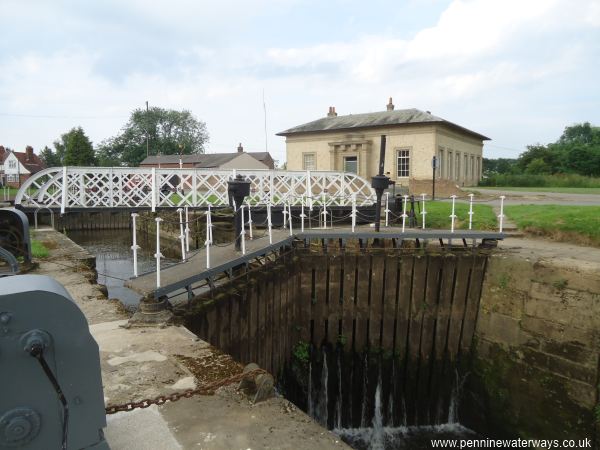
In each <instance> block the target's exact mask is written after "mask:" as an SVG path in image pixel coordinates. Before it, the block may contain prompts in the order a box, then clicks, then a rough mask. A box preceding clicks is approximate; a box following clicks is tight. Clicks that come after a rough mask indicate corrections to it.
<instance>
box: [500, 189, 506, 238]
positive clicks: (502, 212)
mask: <svg viewBox="0 0 600 450" xmlns="http://www.w3.org/2000/svg"><path fill="white" fill-rule="evenodd" d="M505 198H506V197H505V196H504V195H501V196H500V215H499V216H498V219H500V233H502V229H503V226H504V199H505Z"/></svg>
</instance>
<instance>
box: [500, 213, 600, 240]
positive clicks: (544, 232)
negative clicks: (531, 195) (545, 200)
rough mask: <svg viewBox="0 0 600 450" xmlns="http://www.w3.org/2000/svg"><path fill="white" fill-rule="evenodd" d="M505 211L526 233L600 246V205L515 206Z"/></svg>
mask: <svg viewBox="0 0 600 450" xmlns="http://www.w3.org/2000/svg"><path fill="white" fill-rule="evenodd" d="M504 211H505V213H506V215H507V216H508V217H509V218H510V219H511V220H512V221H514V222H515V223H516V225H517V227H518V228H519V229H520V230H522V231H524V232H526V233H530V234H533V235H538V236H544V237H548V238H550V239H553V240H556V241H562V242H571V243H575V244H580V245H590V246H594V247H600V206H563V205H514V206H506V207H505V209H504Z"/></svg>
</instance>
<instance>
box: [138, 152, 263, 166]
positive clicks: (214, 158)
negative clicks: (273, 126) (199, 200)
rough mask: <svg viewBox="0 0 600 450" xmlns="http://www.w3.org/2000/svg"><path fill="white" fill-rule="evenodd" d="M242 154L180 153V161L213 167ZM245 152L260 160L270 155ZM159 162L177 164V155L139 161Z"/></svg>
mask: <svg viewBox="0 0 600 450" xmlns="http://www.w3.org/2000/svg"><path fill="white" fill-rule="evenodd" d="M243 154H244V153H242V152H232V153H204V154H199V155H198V154H197V155H182V156H181V161H182V163H183V164H193V165H194V166H195V167H198V168H200V169H214V168H217V167H221V166H222V165H223V164H226V163H228V162H229V161H231V160H232V159H234V158H237V157H238V156H240V155H243ZM247 154H248V155H250V156H252V157H254V158H255V159H257V160H258V161H260V162H264V160H266V159H268V157H270V156H271V155H270V154H269V152H247ZM159 162H160V164H179V155H160V156H156V155H154V156H148V157H147V158H145V159H144V160H143V161H142V162H141V163H140V165H154V164H158V163H159Z"/></svg>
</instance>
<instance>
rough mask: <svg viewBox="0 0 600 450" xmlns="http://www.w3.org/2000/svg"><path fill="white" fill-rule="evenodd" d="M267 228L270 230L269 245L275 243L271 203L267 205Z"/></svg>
mask: <svg viewBox="0 0 600 450" xmlns="http://www.w3.org/2000/svg"><path fill="white" fill-rule="evenodd" d="M267 228H268V229H269V244H272V243H273V223H272V222H271V202H269V203H267Z"/></svg>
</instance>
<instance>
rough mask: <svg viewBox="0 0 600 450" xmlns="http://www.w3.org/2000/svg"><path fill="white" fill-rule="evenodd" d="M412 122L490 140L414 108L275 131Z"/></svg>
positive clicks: (328, 119) (291, 132) (283, 133)
mask: <svg viewBox="0 0 600 450" xmlns="http://www.w3.org/2000/svg"><path fill="white" fill-rule="evenodd" d="M414 124H444V125H446V126H448V127H449V128H452V129H455V130H457V131H459V132H463V133H467V134H470V135H472V136H475V137H477V138H478V139H481V140H484V141H489V140H490V138H488V137H486V136H484V135H482V134H479V133H476V132H475V131H471V130H468V129H467V128H464V127H461V126H460V125H456V124H455V123H452V122H449V121H447V120H444V119H442V118H441V117H438V116H434V115H433V114H431V113H430V112H424V111H420V110H418V109H415V108H411V109H399V110H392V111H379V112H373V113H365V114H348V115H346V116H333V117H323V118H321V119H317V120H313V121H312V122H308V123H305V124H303V125H298V126H296V127H293V128H290V129H288V130H285V131H281V132H279V133H277V136H290V135H294V134H300V133H317V132H324V131H325V132H326V131H342V130H354V129H361V128H372V127H382V126H394V125H397V126H402V125H414Z"/></svg>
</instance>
